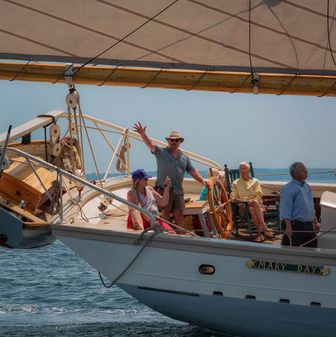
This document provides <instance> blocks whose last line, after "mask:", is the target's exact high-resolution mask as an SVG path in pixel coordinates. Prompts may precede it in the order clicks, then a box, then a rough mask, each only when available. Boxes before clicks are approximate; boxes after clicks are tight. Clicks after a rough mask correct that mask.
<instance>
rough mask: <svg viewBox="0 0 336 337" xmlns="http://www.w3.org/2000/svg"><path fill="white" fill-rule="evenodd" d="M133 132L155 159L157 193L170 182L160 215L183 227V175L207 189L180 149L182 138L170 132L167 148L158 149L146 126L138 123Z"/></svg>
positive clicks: (205, 183)
mask: <svg viewBox="0 0 336 337" xmlns="http://www.w3.org/2000/svg"><path fill="white" fill-rule="evenodd" d="M134 131H136V132H137V133H138V134H139V135H140V136H141V138H142V140H143V141H144V143H145V144H146V145H147V147H148V148H149V149H150V150H151V152H152V154H154V156H155V157H156V161H157V180H156V187H157V190H158V192H160V190H161V191H163V189H164V187H165V186H164V181H165V179H166V177H167V176H168V177H169V178H170V181H171V187H170V194H169V202H168V206H166V207H164V208H163V209H162V211H161V215H162V217H163V218H165V219H169V217H170V213H171V212H172V213H173V217H174V220H175V224H176V225H177V226H179V227H183V223H184V217H183V210H184V192H183V187H182V183H183V178H184V173H185V172H188V173H189V174H190V175H191V176H192V177H193V178H194V179H195V180H196V181H198V182H199V183H201V184H202V185H204V186H207V187H209V184H208V182H207V181H205V180H204V179H203V177H202V176H201V175H200V173H199V172H198V171H197V170H196V169H195V168H194V167H193V165H192V163H191V161H190V158H189V157H188V156H187V155H185V154H184V153H183V152H182V151H181V150H180V149H179V147H180V144H181V143H182V142H183V141H184V138H183V137H182V136H181V135H180V133H179V132H177V131H172V132H171V133H170V135H169V136H168V137H167V138H166V140H167V142H168V146H167V147H160V146H157V145H155V144H154V143H153V142H152V141H151V139H150V138H149V137H148V136H147V134H146V126H142V125H141V123H140V122H138V123H136V124H134Z"/></svg>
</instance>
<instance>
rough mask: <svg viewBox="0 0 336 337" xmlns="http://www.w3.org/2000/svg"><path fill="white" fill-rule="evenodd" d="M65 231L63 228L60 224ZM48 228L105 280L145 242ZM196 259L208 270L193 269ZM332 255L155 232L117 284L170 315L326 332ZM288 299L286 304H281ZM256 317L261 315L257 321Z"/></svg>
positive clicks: (254, 331)
mask: <svg viewBox="0 0 336 337" xmlns="http://www.w3.org/2000/svg"><path fill="white" fill-rule="evenodd" d="M64 229H65V230H64ZM53 233H54V234H56V235H57V236H58V237H59V239H60V240H61V241H63V242H64V243H65V244H66V245H67V246H68V247H70V248H71V249H72V250H73V251H74V252H75V253H76V254H77V255H79V256H81V257H82V258H83V259H84V260H86V261H87V262H88V263H89V264H91V265H92V266H93V267H94V268H96V269H97V270H98V271H100V272H101V273H102V274H103V275H104V276H105V277H107V278H108V279H109V280H114V279H115V278H116V277H118V276H119V275H120V273H122V272H123V270H124V269H125V268H126V267H127V266H128V265H129V263H130V261H131V260H132V259H133V257H134V256H135V255H136V254H137V252H138V251H139V250H140V249H141V247H142V245H143V244H144V243H145V242H146V240H148V238H149V236H150V234H147V235H146V236H145V239H144V240H142V241H141V243H140V244H139V245H134V244H133V242H134V240H135V239H136V238H137V237H138V235H135V234H133V233H129V234H126V233H118V232H114V233H113V232H111V231H106V232H105V233H102V231H101V234H99V233H98V232H97V231H92V230H83V229H78V228H77V229H76V228H71V226H70V227H69V226H67V228H65V227H64V226H54V230H53ZM250 259H258V260H268V261H274V262H286V263H291V264H296V265H307V264H309V265H315V266H320V265H323V266H325V267H326V266H328V267H329V268H330V273H329V274H328V275H312V274H307V273H298V272H286V271H285V272H283V271H270V270H260V269H251V268H248V267H247V262H248V261H249V260H250ZM202 264H206V265H211V266H214V267H215V273H214V274H213V275H203V274H201V273H200V272H199V267H200V265H202ZM335 264H336V255H335V254H330V252H328V251H327V250H326V251H325V252H319V254H316V252H315V251H314V250H312V249H300V252H299V253H298V252H295V250H294V252H293V249H284V248H280V247H276V246H273V245H265V244H264V245H263V244H255V243H242V242H235V241H224V240H214V239H202V238H192V237H182V236H176V237H169V236H167V235H166V234H159V235H157V236H155V237H154V238H153V240H152V241H151V242H150V243H149V244H148V246H146V247H145V248H144V250H143V251H142V252H141V254H140V255H139V257H138V258H137V259H136V261H135V262H134V263H133V264H132V265H131V266H130V268H129V269H128V270H127V271H126V273H125V274H124V275H123V276H122V277H121V278H120V279H119V281H118V282H117V284H118V286H120V287H121V288H122V289H124V290H125V291H127V292H128V293H129V294H131V295H132V296H134V297H135V298H137V299H138V300H139V301H141V302H142V303H144V304H146V305H148V306H149V307H151V308H153V309H154V310H156V311H159V312H161V313H163V314H165V315H167V316H170V317H172V318H175V319H178V320H181V321H185V322H189V323H192V324H196V325H198V326H202V327H206V328H210V329H215V330H220V331H225V332H229V333H233V334H235V333H239V334H240V335H246V336H259V337H260V336H289V335H295V336H320V337H321V336H328V337H330V336H333V335H335V333H336V323H335V321H334V320H333V318H334V316H335V314H336V289H335V284H336V275H335V270H336V269H335ZM286 302H288V303H286ZM261 317H262V319H261Z"/></svg>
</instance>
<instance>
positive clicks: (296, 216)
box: [280, 179, 315, 222]
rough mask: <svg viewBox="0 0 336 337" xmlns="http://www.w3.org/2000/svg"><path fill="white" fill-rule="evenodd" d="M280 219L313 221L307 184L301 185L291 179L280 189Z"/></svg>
mask: <svg viewBox="0 0 336 337" xmlns="http://www.w3.org/2000/svg"><path fill="white" fill-rule="evenodd" d="M280 218H281V219H289V220H299V221H303V222H308V221H313V220H314V218H315V209H314V201H313V194H312V191H311V189H310V186H309V185H308V184H307V183H305V182H303V183H301V182H299V181H298V180H295V179H292V180H291V181H290V182H289V183H287V184H286V185H285V186H283V187H282V189H281V194H280Z"/></svg>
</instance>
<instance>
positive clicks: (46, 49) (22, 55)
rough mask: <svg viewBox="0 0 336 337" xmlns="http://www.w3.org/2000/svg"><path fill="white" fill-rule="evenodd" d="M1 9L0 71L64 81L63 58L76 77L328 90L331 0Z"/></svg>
mask: <svg viewBox="0 0 336 337" xmlns="http://www.w3.org/2000/svg"><path fill="white" fill-rule="evenodd" d="M0 9H1V10H0V59H2V60H10V61H11V62H9V61H3V62H2V63H1V64H0V78H2V79H26V80H39V81H49V82H58V81H63V77H64V63H71V64H74V66H75V68H76V71H75V74H74V78H75V79H76V81H77V82H78V83H91V84H98V85H102V84H112V85H116V84H118V85H134V86H141V87H148V86H150V87H168V88H183V89H200V90H222V91H230V92H251V91H254V92H261V93H263V92H265V93H278V94H281V93H286V94H297V93H301V94H313V95H320V96H323V95H335V93H336V91H335V88H334V87H335V86H336V85H335V82H336V62H335V60H336V46H335V45H336V44H335V30H336V25H335V24H334V20H335V15H336V1H335V0H330V1H329V0H326V1H325V0H324V1H315V0H296V1H294V0H292V1H291V0H228V1H222V0H202V1H200V0H175V1H173V0H157V1H151V0H142V1H136V0H126V1H120V0H95V1H93V0H85V1H80V0H75V1H66V0H58V1H44V0H28V1H27V0H0ZM14 60H15V62H14ZM37 62H39V63H37ZM41 62H43V63H41ZM59 63H61V65H60V64H59ZM83 65H85V66H83Z"/></svg>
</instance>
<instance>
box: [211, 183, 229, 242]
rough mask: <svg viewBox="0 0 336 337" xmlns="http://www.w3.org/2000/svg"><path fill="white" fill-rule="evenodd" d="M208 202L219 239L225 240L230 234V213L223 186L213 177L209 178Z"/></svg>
mask: <svg viewBox="0 0 336 337" xmlns="http://www.w3.org/2000/svg"><path fill="white" fill-rule="evenodd" d="M209 185H210V186H209V191H208V201H209V208H210V216H211V217H212V220H213V223H214V225H215V226H216V229H217V232H218V234H219V237H220V238H225V239H227V238H228V237H229V236H230V235H231V232H232V211H231V205H230V200H229V198H228V196H227V193H226V190H225V187H224V185H223V184H222V182H221V181H219V180H218V179H216V178H215V177H210V178H209Z"/></svg>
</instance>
